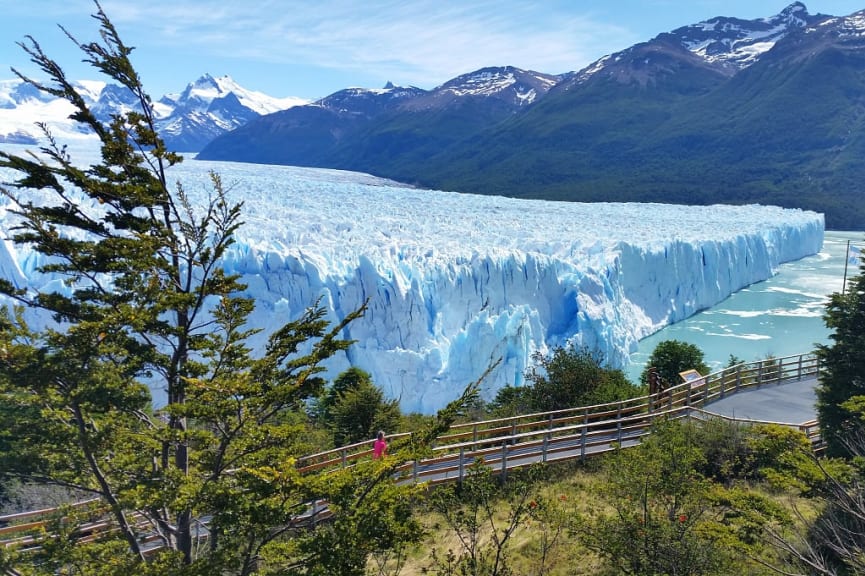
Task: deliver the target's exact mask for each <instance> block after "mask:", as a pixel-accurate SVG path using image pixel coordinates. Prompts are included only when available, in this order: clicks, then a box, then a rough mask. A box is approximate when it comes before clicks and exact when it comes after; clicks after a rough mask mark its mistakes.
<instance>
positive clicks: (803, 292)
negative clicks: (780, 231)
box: [625, 232, 865, 382]
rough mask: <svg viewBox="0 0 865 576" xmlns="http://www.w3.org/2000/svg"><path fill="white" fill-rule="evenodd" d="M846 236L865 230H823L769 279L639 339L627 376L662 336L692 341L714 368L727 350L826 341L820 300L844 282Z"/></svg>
mask: <svg viewBox="0 0 865 576" xmlns="http://www.w3.org/2000/svg"><path fill="white" fill-rule="evenodd" d="M848 240H850V241H851V242H853V243H856V244H858V245H861V244H863V241H865V232H826V236H825V240H824V242H823V250H822V251H821V252H820V253H819V254H817V255H815V256H810V257H808V258H803V259H802V260H798V261H796V262H790V263H787V264H783V265H782V266H781V267H780V269H779V271H778V274H776V275H775V276H774V277H772V278H770V279H769V280H766V281H764V282H759V283H757V284H753V285H751V286H749V287H747V288H745V289H743V290H740V291H739V292H736V293H735V294H733V295H732V296H730V297H729V298H727V299H726V300H724V301H723V302H720V303H719V304H717V305H716V306H714V307H712V308H709V309H708V310H704V311H703V312H700V313H698V314H696V315H694V316H692V317H690V318H688V319H687V320H684V321H682V322H679V323H677V324H673V325H672V326H668V327H666V328H664V329H663V330H661V331H660V332H656V333H655V334H652V335H651V336H649V337H648V338H645V339H643V340H641V341H640V344H639V349H638V351H637V352H635V353H634V354H632V355H631V358H630V364H629V365H628V366H627V367H625V373H626V374H627V375H628V378H630V380H631V381H632V382H637V381H639V377H640V372H642V370H643V366H644V365H645V363H646V360H647V359H648V358H649V356H650V355H651V353H652V351H653V350H654V349H655V347H656V346H657V345H658V343H659V342H662V341H664V340H680V341H683V342H688V343H690V344H694V345H695V346H697V347H698V348H700V350H702V351H703V353H704V355H705V359H706V363H707V364H708V365H709V367H710V368H711V369H712V370H716V369H719V368H722V367H724V366H726V365H727V362H728V360H729V358H730V355H731V354H732V355H734V356H736V357H738V358H740V359H741V360H743V361H746V362H748V361H752V360H759V359H761V358H766V357H768V356H774V357H781V356H789V355H793V354H800V353H803V352H809V351H811V350H813V349H814V344H815V343H828V342H829V339H828V336H829V330H828V329H827V328H826V326H825V325H824V324H823V311H824V305H825V303H826V301H827V299H828V297H829V295H830V294H832V293H833V292H840V291H841V288H842V284H843V283H844V267H845V262H846V261H847V241H848ZM858 271H859V270H858V266H857V265H855V264H849V265H848V269H847V274H848V276H850V275H855V274H856V273H858Z"/></svg>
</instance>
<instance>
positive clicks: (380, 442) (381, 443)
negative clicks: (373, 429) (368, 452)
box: [372, 430, 387, 460]
mask: <svg viewBox="0 0 865 576" xmlns="http://www.w3.org/2000/svg"><path fill="white" fill-rule="evenodd" d="M386 452H387V441H386V440H385V439H384V430H379V431H378V434H377V435H376V437H375V442H374V443H373V445H372V459H373V460H378V459H379V458H383V457H384V455H385V453H386Z"/></svg>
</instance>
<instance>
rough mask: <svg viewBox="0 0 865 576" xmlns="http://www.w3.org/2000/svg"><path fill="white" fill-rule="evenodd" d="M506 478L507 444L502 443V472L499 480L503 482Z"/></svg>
mask: <svg viewBox="0 0 865 576" xmlns="http://www.w3.org/2000/svg"><path fill="white" fill-rule="evenodd" d="M507 477H508V443H507V442H502V471H501V478H502V482H504V481H505V480H506V479H507Z"/></svg>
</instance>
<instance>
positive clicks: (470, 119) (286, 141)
mask: <svg viewBox="0 0 865 576" xmlns="http://www.w3.org/2000/svg"><path fill="white" fill-rule="evenodd" d="M559 79H560V77H559V76H554V75H551V74H543V73H540V72H533V71H527V70H521V69H519V68H515V67H513V66H502V67H491V68H482V69H480V70H476V71H474V72H471V73H468V74H463V75H461V76H458V77H456V78H454V79H452V80H449V81H448V82H445V83H444V84H442V85H440V86H437V87H435V88H433V89H432V90H423V89H421V88H416V87H413V86H409V87H401V86H394V85H393V84H391V83H388V84H387V85H386V86H385V87H384V88H381V89H369V88H347V89H345V90H340V91H338V92H335V93H334V94H331V95H330V96H327V97H325V98H322V99H321V100H318V101H316V102H314V103H311V104H308V105H306V106H296V107H294V108H291V109H289V110H284V111H282V112H279V113H276V114H271V115H268V116H262V117H261V118H258V119H256V120H255V121H253V122H250V123H248V124H246V125H244V126H243V127H242V128H241V129H239V130H234V131H233V132H232V134H235V136H234V137H232V138H229V139H226V138H224V137H222V136H221V137H218V138H215V139H214V140H213V141H212V142H211V143H209V144H208V145H207V146H205V147H204V149H202V151H201V153H200V154H199V158H202V159H217V158H229V157H230V158H231V159H234V160H241V161H248V162H262V163H268V164H294V165H299V166H333V165H339V166H340V167H341V168H347V169H353V168H354V166H355V165H360V163H364V162H367V161H369V159H368V158H367V157H368V156H375V155H378V154H382V153H383V154H386V155H389V154H391V153H393V152H398V148H399V146H397V145H396V144H395V143H393V142H391V143H388V142H387V141H385V140H387V137H384V139H382V138H378V137H377V135H378V134H380V133H382V132H384V133H391V134H394V135H401V134H403V133H405V132H406V131H409V132H410V133H411V134H412V137H413V138H414V139H415V142H417V143H423V145H424V146H425V147H428V150H429V151H431V152H435V151H436V150H435V148H436V147H437V146H439V145H446V144H447V143H448V142H453V141H456V140H459V139H461V138H463V137H464V136H466V135H467V134H470V133H472V132H474V131H476V130H478V129H480V128H482V127H484V126H489V125H491V124H495V123H497V122H499V121H501V120H502V119H504V118H507V117H508V116H511V115H513V114H515V113H516V112H518V111H519V110H521V109H523V108H525V107H527V106H529V105H530V104H532V103H533V102H535V101H537V100H538V99H540V98H542V97H543V96H544V95H545V94H547V93H548V92H549V91H550V89H551V88H552V87H553V86H555V85H556V82H558V80H559ZM362 134H367V135H371V136H372V137H371V138H370V139H367V140H363V139H362V138H361V137H360V135H362ZM233 141H237V142H238V143H239V145H238V146H234V145H233V144H232V142H233ZM359 142H363V143H364V149H363V150H356V149H354V148H353V147H354V146H355V145H356V144H357V143H359ZM395 146H397V147H396V148H395ZM349 148H351V149H350V150H349ZM425 153H427V152H426V151H418V154H425ZM343 155H345V159H344V160H343V159H341V158H342V157H343ZM409 179H410V178H409Z"/></svg>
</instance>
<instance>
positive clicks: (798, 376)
mask: <svg viewBox="0 0 865 576" xmlns="http://www.w3.org/2000/svg"><path fill="white" fill-rule="evenodd" d="M796 379H797V380H801V379H802V355H801V354H799V370H798V375H797V377H796Z"/></svg>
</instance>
